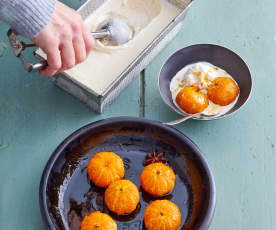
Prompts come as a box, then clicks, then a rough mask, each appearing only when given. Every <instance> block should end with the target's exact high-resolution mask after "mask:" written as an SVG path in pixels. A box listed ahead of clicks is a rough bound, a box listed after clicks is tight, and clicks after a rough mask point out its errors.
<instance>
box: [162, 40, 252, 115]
mask: <svg viewBox="0 0 276 230" xmlns="http://www.w3.org/2000/svg"><path fill="white" fill-rule="evenodd" d="M158 84H159V91H160V94H161V97H162V98H163V100H164V102H165V103H166V104H167V105H168V106H170V107H171V108H172V109H173V110H174V111H176V112H177V113H179V114H181V115H184V116H187V115H191V114H198V115H196V116H194V117H193V118H194V119H200V120H211V119H218V118H222V117H226V116H228V115H230V114H231V113H233V112H235V111H237V110H238V109H239V108H241V107H242V106H243V105H244V104H245V103H246V101H247V100H248V99H249V96H250V93H251V89H252V79H251V74H250V71H249V69H248V66H247V65H246V63H245V62H244V61H243V60H242V58H241V57H240V56H238V55H237V54H235V53H234V52H233V51H231V50H229V49H227V48H224V47H221V46H218V45H211V44H200V45H192V46H189V47H186V48H183V49H181V50H178V51H177V52H175V53H174V54H173V55H171V56H170V57H169V59H168V60H167V61H166V62H165V64H164V65H163V67H162V69H161V71H160V75H159V82H158ZM210 115H214V116H210Z"/></svg>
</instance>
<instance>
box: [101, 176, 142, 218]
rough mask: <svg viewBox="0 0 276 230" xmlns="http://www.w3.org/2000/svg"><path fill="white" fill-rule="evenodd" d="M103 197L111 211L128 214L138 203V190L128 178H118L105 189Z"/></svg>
mask: <svg viewBox="0 0 276 230" xmlns="http://www.w3.org/2000/svg"><path fill="white" fill-rule="evenodd" d="M104 199H105V203H106V205H107V207H108V208H109V210H111V211H112V212H115V213H117V214H118V215H123V214H129V213H131V212H133V211H134V210H135V209H136V207H137V205H138V203H139V200H140V196H139V190H138V188H137V186H136V185H135V184H133V183H132V182H131V181H130V180H118V181H115V182H113V183H112V184H111V185H109V186H108V188H107V189H106V190H105V194H104Z"/></svg>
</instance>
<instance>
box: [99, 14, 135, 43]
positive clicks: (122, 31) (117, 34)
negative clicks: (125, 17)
mask: <svg viewBox="0 0 276 230" xmlns="http://www.w3.org/2000/svg"><path fill="white" fill-rule="evenodd" d="M101 30H107V31H108V32H109V36H107V37H105V38H104V39H102V43H105V44H106V45H123V44H125V43H127V42H128V41H129V40H130V39H131V38H132V34H133V32H132V30H131V29H130V27H129V26H128V24H127V23H125V22H124V21H122V20H120V19H118V18H112V19H109V20H106V21H104V22H102V23H101V24H100V25H99V26H98V28H97V31H101Z"/></svg>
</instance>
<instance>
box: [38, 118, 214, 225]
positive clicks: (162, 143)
mask: <svg viewBox="0 0 276 230" xmlns="http://www.w3.org/2000/svg"><path fill="white" fill-rule="evenodd" d="M153 150H156V151H157V152H164V153H165V157H166V158H167V159H168V160H169V165H170V166H171V167H172V168H173V170H174V172H175V173H176V184H175V188H174V190H173V191H172V192H171V193H170V194H167V195H166V196H164V197H162V198H159V199H168V200H171V201H172V202H174V203H176V204H177V205H178V207H179V209H180V211H181V214H182V223H181V229H185V230H206V229H208V227H209V225H210V223H211V220H212V217H213V214H214V210H215V203H216V190H215V182H214V178H213V175H212V173H211V170H210V167H209V166H208V163H207V161H206V160H205V158H204V157H203V155H202V153H201V151H200V150H199V148H198V147H197V146H196V145H195V144H194V143H193V142H192V141H191V140H190V139H189V138H188V137H186V136H185V135H183V134H182V133H181V132H179V131H177V130H176V129H174V128H171V127H168V126H165V125H163V124H161V123H160V122H157V121H151V120H146V119H140V118H134V117H120V118H111V119H106V120H101V121H98V122H94V123H91V124H89V125H87V126H85V127H83V128H81V129H79V130H77V131H76V132H74V133H73V134H72V135H70V136H69V137H68V138H66V139H65V140H64V141H63V142H62V143H61V144H60V145H59V147H58V148H57V149H56V150H55V151H54V153H53V154H52V156H51V158H50V159H49V161H48V163H47V165H46V167H45V169H44V172H43V175H42V179H41V184H40V192H39V197H40V208H41V215H42V218H43V221H44V223H45V225H46V226H47V229H50V230H54V229H55V230H64V229H71V230H73V229H78V230H79V225H80V223H77V224H76V223H75V224H76V225H77V226H75V227H72V228H70V226H72V224H73V221H72V220H73V219H74V218H76V219H75V220H81V219H82V218H83V216H84V215H87V213H89V212H92V211H95V210H99V211H102V212H106V213H108V214H109V215H111V216H112V218H113V219H114V220H115V221H116V222H117V224H118V229H119V230H127V229H129V230H141V229H145V227H144V224H143V213H144V210H145V207H146V206H147V205H148V204H149V203H150V202H152V201H153V200H155V199H157V198H156V197H152V196H149V195H148V194H147V193H146V192H144V191H143V190H142V189H141V187H140V181H139V175H140V174H141V172H142V170H143V169H144V165H143V162H144V160H145V156H146V154H148V153H151V152H152V151H153ZM102 151H106V152H109V151H112V152H115V153H117V154H118V155H120V156H121V157H122V158H123V160H124V163H125V169H126V172H125V178H126V179H129V180H131V181H133V182H134V183H135V184H136V185H137V186H138V188H139V189H140V203H139V205H138V207H137V209H136V210H135V212H134V213H132V214H131V215H128V216H116V215H115V214H114V213H111V212H110V211H109V210H108V209H107V207H106V206H105V203H104V189H101V188H98V187H96V186H95V185H93V184H92V183H91V182H90V181H89V180H88V178H87V170H86V166H87V164H88V162H89V160H90V158H91V157H92V156H93V155H94V154H95V153H97V152H102ZM77 222H78V221H77ZM69 225H70V226H69Z"/></svg>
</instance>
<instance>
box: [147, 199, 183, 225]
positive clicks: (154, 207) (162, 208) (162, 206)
mask: <svg viewBox="0 0 276 230" xmlns="http://www.w3.org/2000/svg"><path fill="white" fill-rule="evenodd" d="M144 223H145V226H146V229H147V230H176V229H178V227H179V226H180V224H181V213H180V211H179V208H178V207H177V205H176V204H174V203H172V202H171V201H168V200H156V201H153V202H152V203H151V204H150V205H148V206H147V207H146V210H145V212H144Z"/></svg>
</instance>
